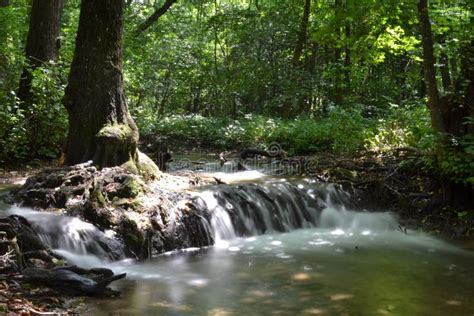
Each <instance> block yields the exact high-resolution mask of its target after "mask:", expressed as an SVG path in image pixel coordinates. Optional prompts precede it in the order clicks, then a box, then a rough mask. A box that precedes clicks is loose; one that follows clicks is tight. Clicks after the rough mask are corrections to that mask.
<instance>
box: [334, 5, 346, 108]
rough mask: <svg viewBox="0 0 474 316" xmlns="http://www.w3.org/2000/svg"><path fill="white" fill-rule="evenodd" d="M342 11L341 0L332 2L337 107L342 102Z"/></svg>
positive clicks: (335, 99)
mask: <svg viewBox="0 0 474 316" xmlns="http://www.w3.org/2000/svg"><path fill="white" fill-rule="evenodd" d="M342 9H343V4H342V2H341V0H335V2H334V16H335V19H336V28H335V30H334V32H335V34H336V37H337V43H336V47H335V48H334V62H335V64H336V69H335V70H336V73H335V76H334V81H335V82H334V92H335V96H334V102H335V103H336V104H337V105H340V104H342V103H343V102H344V89H343V86H342V80H343V79H342V76H341V72H342V67H341V55H342V54H341V47H340V42H341V27H340V19H341V17H340V13H341V10H342Z"/></svg>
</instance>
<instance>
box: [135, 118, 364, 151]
mask: <svg viewBox="0 0 474 316" xmlns="http://www.w3.org/2000/svg"><path fill="white" fill-rule="evenodd" d="M137 121H138V123H139V127H140V131H141V133H143V134H144V135H145V138H150V137H154V136H153V135H157V136H158V137H160V136H166V137H167V138H169V139H172V140H179V141H182V142H187V143H189V144H196V145H204V146H206V147H212V148H217V149H240V148H245V147H254V146H260V147H265V146H266V145H269V144H270V143H273V142H277V143H279V144H280V145H281V146H282V148H283V149H285V150H286V151H289V152H290V153H291V154H310V153H316V152H327V151H331V152H337V153H352V152H354V151H357V150H359V149H361V148H362V145H363V142H364V136H363V135H364V124H363V119H362V116H361V115H360V113H359V112H357V111H341V110H335V111H333V112H331V113H330V114H329V116H328V117H327V118H320V119H311V118H298V119H294V120H281V119H273V118H268V117H264V116H259V115H252V114H248V115H245V116H244V117H243V118H242V119H240V120H233V119H229V118H206V117H203V116H200V115H173V116H169V117H166V118H163V119H161V120H159V121H157V122H156V123H155V125H154V127H153V128H152V127H150V126H151V125H152V124H151V122H150V121H146V125H144V126H143V125H142V124H140V123H142V122H144V121H143V120H141V119H138V120H137Z"/></svg>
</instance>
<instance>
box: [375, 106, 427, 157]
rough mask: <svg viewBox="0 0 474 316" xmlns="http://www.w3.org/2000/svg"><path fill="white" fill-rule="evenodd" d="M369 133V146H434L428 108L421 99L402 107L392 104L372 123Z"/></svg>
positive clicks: (387, 147) (423, 148) (423, 147)
mask: <svg viewBox="0 0 474 316" xmlns="http://www.w3.org/2000/svg"><path fill="white" fill-rule="evenodd" d="M366 137H367V138H366V148H367V149H371V150H377V151H388V150H392V149H394V148H404V147H416V148H419V149H422V150H431V149H433V148H434V145H435V139H434V136H433V133H432V129H431V121H430V116H429V113H428V109H427V108H426V106H425V105H424V104H423V103H421V102H414V103H412V104H406V105H405V106H403V107H400V106H399V105H396V104H391V109H390V110H388V111H387V112H386V113H385V115H384V116H383V117H380V118H378V119H376V120H375V122H373V123H372V126H371V128H370V129H369V130H368V132H367V134H366Z"/></svg>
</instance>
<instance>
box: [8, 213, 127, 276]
mask: <svg viewBox="0 0 474 316" xmlns="http://www.w3.org/2000/svg"><path fill="white" fill-rule="evenodd" d="M13 214H14V215H20V216H23V217H25V218H26V219H27V220H28V222H29V223H30V225H31V226H32V228H33V230H34V231H35V232H36V233H37V234H38V236H39V237H40V239H41V241H42V242H43V243H45V244H46V245H48V246H49V247H50V248H51V249H53V250H54V251H55V252H57V253H58V254H60V255H61V256H63V257H65V258H67V259H70V260H72V261H73V262H74V263H75V264H82V265H83V266H85V267H92V266H94V265H96V266H97V265H101V264H103V262H104V261H111V260H119V259H123V258H124V257H125V255H124V249H123V245H122V244H121V243H120V242H119V241H118V240H117V239H116V238H115V237H114V232H113V231H111V230H110V231H105V232H102V231H100V230H99V229H98V228H97V227H95V226H94V225H92V224H90V223H87V222H84V221H82V220H80V219H79V218H76V217H71V216H66V215H57V214H53V213H49V212H37V211H34V210H31V209H28V208H23V207H17V206H13V207H10V208H9V209H8V210H7V212H6V215H13Z"/></svg>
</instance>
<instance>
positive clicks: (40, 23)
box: [18, 0, 63, 108]
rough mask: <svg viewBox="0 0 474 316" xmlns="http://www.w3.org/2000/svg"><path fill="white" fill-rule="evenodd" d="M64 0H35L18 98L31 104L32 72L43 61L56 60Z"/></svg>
mask: <svg viewBox="0 0 474 316" xmlns="http://www.w3.org/2000/svg"><path fill="white" fill-rule="evenodd" d="M62 8H63V0H49V1H45V0H33V4H32V7H31V16H30V26H29V31H28V39H27V41H26V59H27V66H26V67H25V68H24V69H23V74H22V76H21V79H20V88H19V90H18V98H19V99H20V101H22V102H23V103H24V104H25V108H27V107H28V106H29V104H28V103H30V101H31V97H32V95H31V81H32V80H33V76H32V74H31V72H32V71H33V70H34V69H36V68H37V67H39V66H41V65H42V64H43V63H45V62H47V61H50V60H56V59H57V57H58V48H59V29H60V24H61V13H62Z"/></svg>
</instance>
